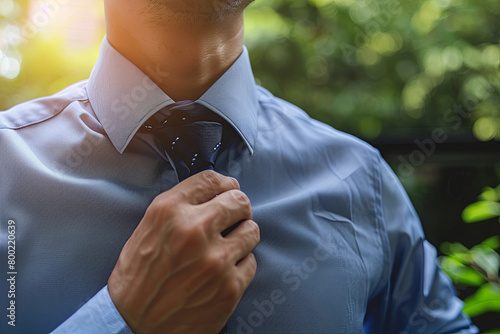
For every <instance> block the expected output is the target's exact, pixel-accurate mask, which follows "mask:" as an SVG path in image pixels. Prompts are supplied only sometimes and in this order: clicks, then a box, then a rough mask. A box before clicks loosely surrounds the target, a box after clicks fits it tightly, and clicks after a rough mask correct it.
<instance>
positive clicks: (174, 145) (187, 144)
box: [145, 103, 224, 181]
mask: <svg viewBox="0 0 500 334" xmlns="http://www.w3.org/2000/svg"><path fill="white" fill-rule="evenodd" d="M223 122H224V120H223V119H222V118H220V117H219V116H217V115H215V113H213V112H211V111H209V110H208V109H206V108H205V107H203V106H201V105H197V104H194V103H191V104H187V105H180V106H179V105H176V106H174V108H170V109H168V110H166V111H164V112H161V111H160V112H158V113H157V114H155V115H154V116H153V117H151V118H150V119H149V120H148V121H147V122H146V124H145V129H146V130H147V131H149V132H151V133H153V134H154V135H155V136H156V138H157V139H158V140H159V141H160V142H161V143H162V144H163V146H164V148H165V151H166V153H167V154H168V155H169V157H170V158H171V159H172V161H173V162H174V164H175V169H176V171H177V176H178V178H179V181H182V180H184V179H186V178H188V177H189V176H191V175H194V174H196V173H199V172H201V171H203V170H206V169H214V167H215V160H216V159H217V155H218V154H219V151H220V149H221V146H222V135H223V129H224V127H223V125H222V123H223Z"/></svg>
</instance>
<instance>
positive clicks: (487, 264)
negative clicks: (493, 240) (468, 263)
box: [470, 245, 500, 277]
mask: <svg viewBox="0 0 500 334" xmlns="http://www.w3.org/2000/svg"><path fill="white" fill-rule="evenodd" d="M470 253H471V256H472V260H473V261H474V262H475V263H476V264H477V265H478V266H479V267H480V268H481V269H483V270H484V271H485V272H486V274H487V275H488V277H495V276H497V275H498V269H499V267H500V255H498V253H497V252H495V251H494V250H493V249H491V248H489V247H484V246H481V245H479V246H475V247H473V248H472V249H471V251H470Z"/></svg>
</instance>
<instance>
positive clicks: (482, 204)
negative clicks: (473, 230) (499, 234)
mask: <svg viewBox="0 0 500 334" xmlns="http://www.w3.org/2000/svg"><path fill="white" fill-rule="evenodd" d="M498 216H500V203H498V202H493V201H479V202H476V203H472V204H470V205H469V206H467V207H466V208H465V209H464V211H463V212H462V219H463V220H464V221H465V222H466V223H476V222H480V221H484V220H488V219H491V218H495V217H498Z"/></svg>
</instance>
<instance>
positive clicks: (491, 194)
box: [479, 186, 500, 202]
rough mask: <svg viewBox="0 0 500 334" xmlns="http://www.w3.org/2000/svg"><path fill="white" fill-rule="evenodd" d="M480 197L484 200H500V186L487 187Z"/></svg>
mask: <svg viewBox="0 0 500 334" xmlns="http://www.w3.org/2000/svg"><path fill="white" fill-rule="evenodd" d="M479 199H481V200H483V201H494V202H498V201H500V186H498V187H496V188H491V187H486V188H485V189H484V190H483V192H482V193H481V195H479Z"/></svg>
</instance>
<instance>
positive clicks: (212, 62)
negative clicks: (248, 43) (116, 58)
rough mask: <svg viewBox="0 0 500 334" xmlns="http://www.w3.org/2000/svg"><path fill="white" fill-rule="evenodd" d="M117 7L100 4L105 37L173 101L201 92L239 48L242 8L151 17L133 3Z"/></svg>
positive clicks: (109, 4) (240, 44)
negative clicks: (226, 13) (220, 15)
mask: <svg viewBox="0 0 500 334" xmlns="http://www.w3.org/2000/svg"><path fill="white" fill-rule="evenodd" d="M117 7H118V6H117V5H115V2H109V3H108V4H107V5H106V30H107V38H108V41H109V42H110V44H111V45H112V46H113V47H114V48H116V49H117V50H118V51H119V52H120V53H122V54H123V55H124V56H125V57H126V58H127V59H129V60H130V61H131V62H132V63H134V64H135V65H136V66H137V67H138V68H139V69H141V70H142V71H143V72H144V73H146V74H148V75H149V76H150V78H151V79H152V80H153V81H154V82H155V83H156V84H157V85H158V86H159V87H160V88H161V89H162V90H163V91H164V92H165V93H166V94H167V95H168V96H170V97H171V98H172V99H173V100H174V101H182V100H196V99H198V98H199V97H201V96H202V95H203V93H205V92H206V91H207V90H208V88H210V86H212V85H213V84H214V83H215V81H217V79H219V78H220V77H221V76H222V74H224V72H226V71H227V69H228V68H229V67H230V66H231V65H232V64H233V63H234V61H235V60H236V59H237V58H238V57H239V55H240V54H241V52H242V50H243V13H242V12H241V13H237V14H236V13H235V14H234V15H231V16H230V17H229V18H227V17H226V18H225V19H224V20H221V19H210V20H209V19H207V18H200V19H199V20H198V19H197V18H195V17H189V18H188V17H186V18H184V19H183V18H182V17H181V18H180V19H175V18H174V17H172V16H170V17H166V18H162V17H161V16H158V17H156V18H155V17H151V16H148V14H147V13H145V12H144V10H138V8H127V9H123V8H117ZM151 69H154V71H155V73H154V75H152V73H151ZM158 74H160V75H158Z"/></svg>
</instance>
